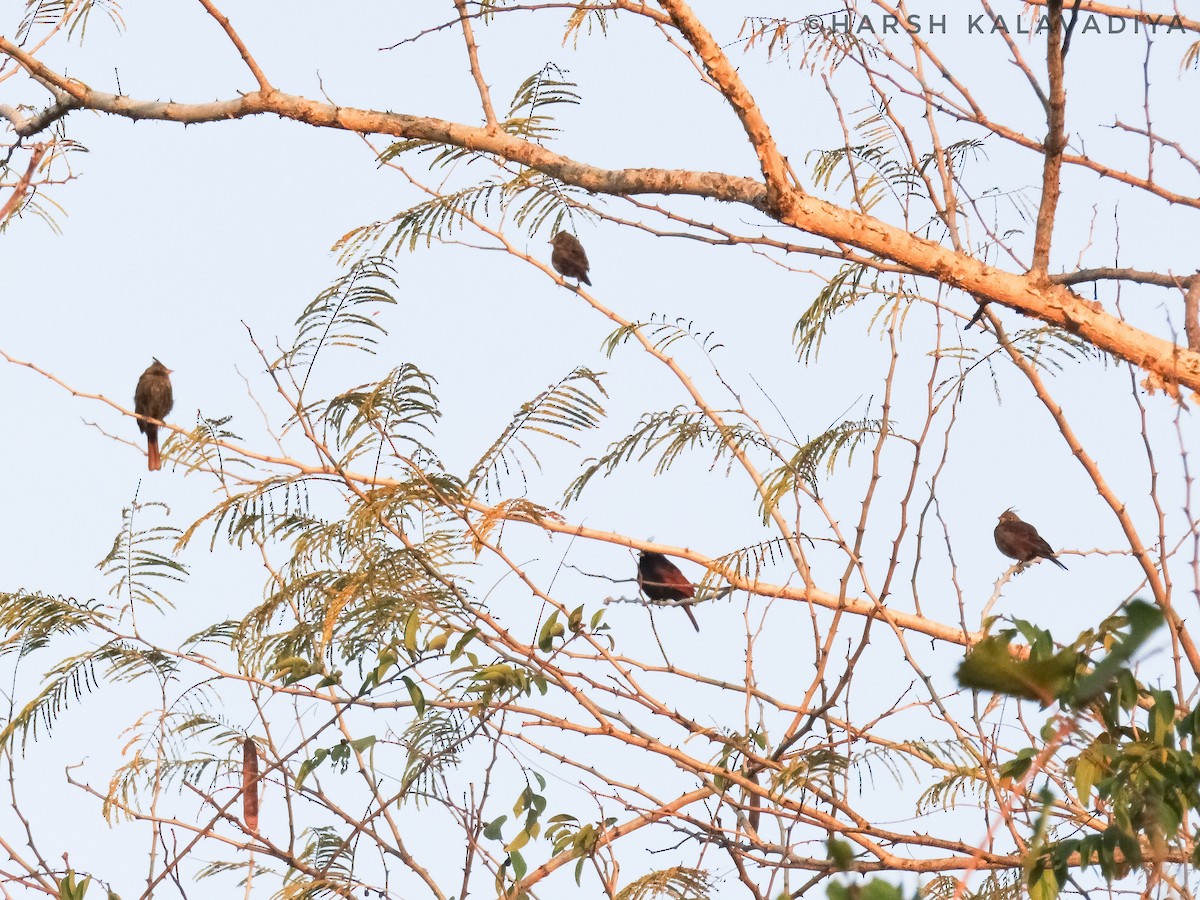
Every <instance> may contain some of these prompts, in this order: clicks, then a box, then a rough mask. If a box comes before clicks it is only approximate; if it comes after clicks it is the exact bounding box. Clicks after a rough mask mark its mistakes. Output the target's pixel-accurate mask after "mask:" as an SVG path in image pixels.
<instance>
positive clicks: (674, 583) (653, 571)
mask: <svg viewBox="0 0 1200 900" xmlns="http://www.w3.org/2000/svg"><path fill="white" fill-rule="evenodd" d="M637 580H638V587H640V588H641V589H642V592H643V593H644V594H645V595H646V596H647V597H649V598H650V599H651V600H687V599H689V598H691V597H695V596H696V586H695V585H694V584H692V583H691V582H690V581H688V580H687V578H686V577H684V574H683V573H682V572H680V571H679V567H678V566H676V565H675V563H673V562H671V561H670V560H669V559H667V558H666V557H665V556H663V555H662V554H661V553H647V552H645V551H642V552H641V553H640V554H639V555H638V579H637ZM683 611H684V612H685V613H687V617H688V618H689V619H691V620H692V627H693V628H695V629H696V630H697V631H699V630H700V623H699V622H697V621H696V617H695V616H693V615H692V610H691V607H690V606H684V607H683Z"/></svg>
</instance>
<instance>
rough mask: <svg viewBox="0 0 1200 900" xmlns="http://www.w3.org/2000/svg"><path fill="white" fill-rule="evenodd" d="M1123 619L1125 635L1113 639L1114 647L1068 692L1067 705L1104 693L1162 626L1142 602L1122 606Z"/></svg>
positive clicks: (1158, 612)
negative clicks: (1123, 608) (1123, 610)
mask: <svg viewBox="0 0 1200 900" xmlns="http://www.w3.org/2000/svg"><path fill="white" fill-rule="evenodd" d="M1125 617H1126V619H1127V620H1128V622H1129V633H1128V634H1127V635H1124V636H1123V637H1119V638H1118V639H1117V643H1116V646H1115V647H1113V649H1112V651H1111V652H1110V653H1109V654H1108V656H1106V657H1105V658H1104V659H1103V660H1101V661H1100V662H1099V663H1098V664H1097V665H1096V667H1095V668H1094V669H1093V670H1092V672H1091V674H1089V675H1086V676H1084V677H1083V678H1080V679H1079V681H1078V683H1077V684H1076V685H1075V689H1074V690H1073V691H1071V696H1070V702H1071V704H1072V705H1074V706H1080V705H1083V704H1086V703H1088V702H1089V701H1091V700H1093V699H1094V698H1096V697H1097V696H1099V694H1100V693H1101V692H1103V691H1105V690H1106V689H1107V688H1108V686H1109V684H1111V683H1112V681H1113V679H1115V678H1117V677H1118V675H1119V674H1120V670H1121V669H1122V667H1123V666H1124V665H1125V663H1127V662H1128V661H1129V660H1130V659H1131V658H1132V657H1133V655H1134V654H1135V653H1136V652H1137V651H1138V650H1139V649H1140V648H1141V646H1142V644H1144V643H1145V642H1146V641H1147V640H1148V639H1149V638H1150V636H1151V635H1152V634H1154V632H1155V631H1157V630H1158V628H1159V627H1160V626H1161V625H1162V623H1163V614H1162V611H1161V610H1159V608H1158V607H1157V606H1153V605H1152V604H1150V603H1147V602H1146V601H1145V600H1131V601H1130V602H1129V603H1127V604H1126V605H1125ZM1135 702H1136V700H1135Z"/></svg>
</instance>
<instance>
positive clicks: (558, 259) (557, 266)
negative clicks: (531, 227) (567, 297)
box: [550, 231, 592, 286]
mask: <svg viewBox="0 0 1200 900" xmlns="http://www.w3.org/2000/svg"><path fill="white" fill-rule="evenodd" d="M550 243H551V244H553V245H554V252H553V253H551V254H550V265H552V266H554V271H555V272H557V273H558V274H559V275H561V276H562V277H563V278H574V279H576V280H578V281H580V282H581V283H583V284H586V285H589V286H590V285H591V283H592V282H591V281H590V280H588V275H587V273H588V258H587V254H586V253H584V252H583V244H581V243H579V238H577V237H575V235H573V234H568V233H567V232H565V231H560V232H559V233H558V234H556V235H555V236H554V237H552V238H550Z"/></svg>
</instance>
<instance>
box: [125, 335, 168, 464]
mask: <svg viewBox="0 0 1200 900" xmlns="http://www.w3.org/2000/svg"><path fill="white" fill-rule="evenodd" d="M174 405H175V395H174V394H173V393H172V391H171V370H170V369H168V368H167V367H166V366H164V365H163V364H162V363H160V362H159V361H158V360H157V359H155V360H154V362H152V363H151V364H150V367H149V368H148V369H146V371H145V372H143V373H142V377H141V378H139V379H138V383H137V389H136V390H135V391H134V392H133V411H134V412H135V413H137V414H138V415H139V416H147V417H149V418H151V419H159V420H162V419H165V418H166V417H167V414H168V413H170V412H171V407H173V406H174ZM138 430H139V431H141V432H142V434H144V435H146V457H147V459H148V460H149V468H150V471H151V472H157V471H158V470H159V469H161V468H162V459H161V458H160V457H159V455H158V426H157V425H156V424H154V423H153V422H147V421H145V420H144V419H138Z"/></svg>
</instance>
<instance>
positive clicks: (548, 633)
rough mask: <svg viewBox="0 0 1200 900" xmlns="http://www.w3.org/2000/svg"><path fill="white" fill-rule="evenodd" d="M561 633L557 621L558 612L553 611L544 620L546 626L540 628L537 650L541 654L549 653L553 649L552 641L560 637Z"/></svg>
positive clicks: (561, 630) (561, 628)
mask: <svg viewBox="0 0 1200 900" xmlns="http://www.w3.org/2000/svg"><path fill="white" fill-rule="evenodd" d="M556 629H557V630H556ZM562 633H563V627H562V625H561V624H560V623H559V621H558V610H555V611H554V613H553V614H551V616H550V618H548V619H547V620H546V624H545V625H543V626H542V630H541V633H540V634H539V635H538V649H539V650H541V651H542V652H543V653H549V652H550V651H551V650H553V649H554V639H555V638H556V637H561V636H562Z"/></svg>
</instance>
